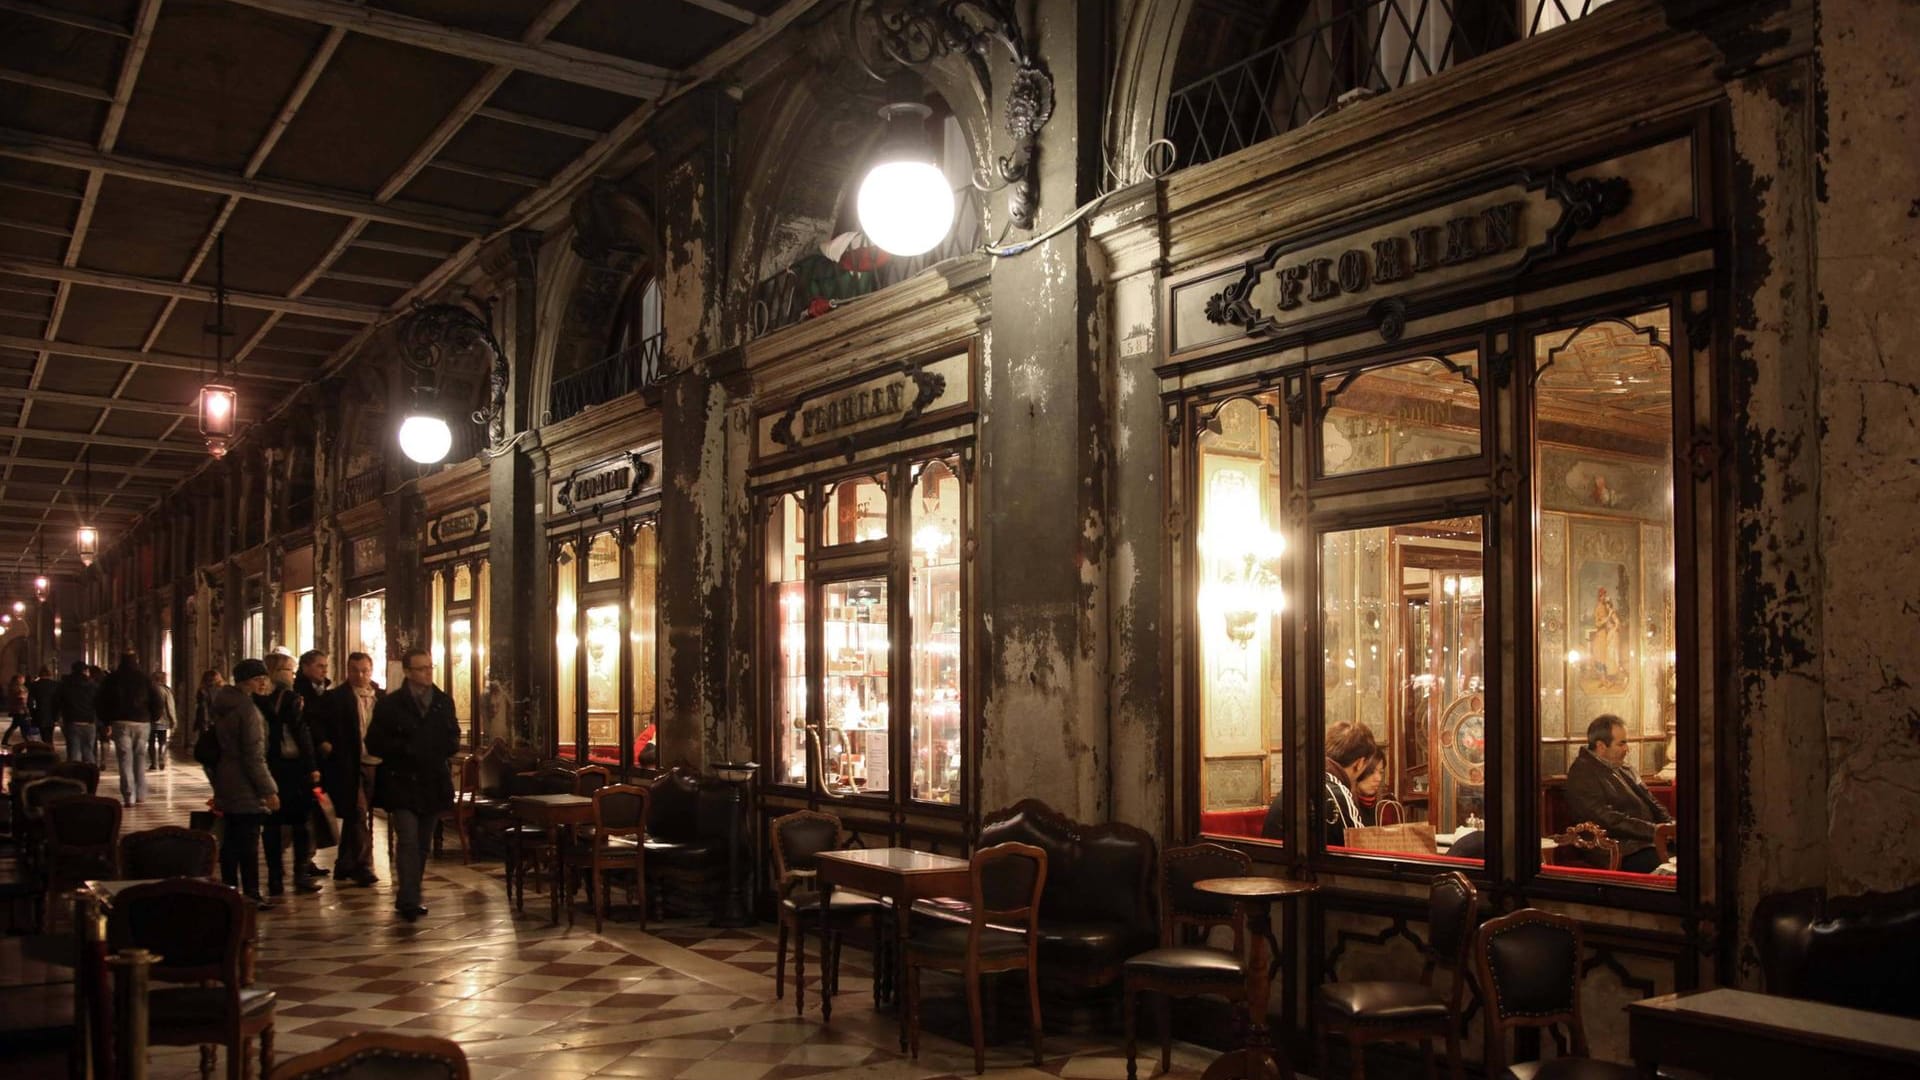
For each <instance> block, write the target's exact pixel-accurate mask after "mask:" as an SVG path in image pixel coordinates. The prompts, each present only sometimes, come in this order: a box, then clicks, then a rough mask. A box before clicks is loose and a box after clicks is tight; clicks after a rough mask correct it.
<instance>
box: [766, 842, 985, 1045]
mask: <svg viewBox="0 0 1920 1080" xmlns="http://www.w3.org/2000/svg"><path fill="white" fill-rule="evenodd" d="M818 859H819V864H818V865H819V883H820V930H821V933H820V940H821V941H826V940H827V934H826V926H827V911H828V908H829V906H830V905H831V903H832V901H833V890H834V888H835V887H836V886H838V887H841V888H847V889H852V890H854V891H855V892H863V893H866V894H868V895H869V896H884V897H886V898H887V899H889V900H891V901H893V923H894V929H893V933H894V938H893V941H894V949H893V959H894V967H893V970H894V976H893V987H894V993H893V1008H894V1012H896V1013H898V1014H899V1016H900V1052H901V1053H903V1054H904V1053H906V1050H907V1010H906V1009H905V1007H903V1006H902V1005H901V1000H902V994H901V990H902V988H904V987H905V986H906V985H907V919H908V916H909V915H911V914H912V912H913V904H914V901H916V900H932V899H935V898H937V897H942V896H967V895H970V894H971V893H972V891H973V870H972V866H973V864H972V863H969V862H968V861H967V860H965V859H956V858H954V857H953V856H951V855H935V854H933V853H932V852H930V851H914V850H913V849H912V848H895V847H887V848H866V849H864V850H860V851H823V852H821V853H820V854H819V856H818ZM805 947H806V946H805V944H804V943H803V944H802V945H801V948H805ZM873 974H874V978H876V979H877V978H879V977H880V974H881V973H880V972H878V971H875V972H874V973H873ZM821 975H822V978H821V979H820V1020H821V1022H822V1023H828V1022H831V1021H832V1020H833V980H831V979H828V978H825V975H826V971H825V969H824V966H823V968H822V971H821Z"/></svg>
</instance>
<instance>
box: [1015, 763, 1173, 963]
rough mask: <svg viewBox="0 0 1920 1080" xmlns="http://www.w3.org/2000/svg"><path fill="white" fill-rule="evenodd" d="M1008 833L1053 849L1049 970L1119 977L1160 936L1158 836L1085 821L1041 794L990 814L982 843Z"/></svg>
mask: <svg viewBox="0 0 1920 1080" xmlns="http://www.w3.org/2000/svg"><path fill="white" fill-rule="evenodd" d="M1008 840H1017V841H1019V842H1021V843H1023V844H1032V845H1034V846H1035V847H1038V848H1040V849H1042V850H1044V851H1045V852H1046V853H1047V882H1046V888H1045V890H1044V891H1043V892H1042V893H1041V895H1040V922H1039V926H1040V975H1041V977H1042V978H1044V979H1048V980H1050V981H1065V982H1070V983H1073V984H1075V985H1079V986H1086V987H1100V986H1107V985H1110V984H1114V983H1118V982H1119V980H1120V970H1121V965H1123V964H1124V963H1126V960H1127V958H1128V957H1130V956H1132V955H1134V954H1135V953H1138V952H1142V951H1144V950H1146V949H1151V948H1153V947H1154V946H1155V945H1156V944H1157V943H1158V942H1159V940H1160V923H1159V918H1158V916H1157V915H1156V914H1155V912H1154V900H1153V881H1154V874H1155V868H1156V866H1157V865H1158V863H1157V851H1156V849H1155V845H1154V842H1153V837H1151V836H1149V835H1147V834H1146V833H1145V832H1144V831H1142V830H1140V829H1137V828H1135V827H1133V826H1131V825H1123V824H1119V823H1117V822H1116V823H1110V824H1105V825H1084V824H1081V823H1080V822H1077V821H1074V820H1073V819H1071V818H1068V817H1066V816H1064V815H1062V814H1060V813H1059V812H1058V811H1056V810H1054V809H1053V808H1052V807H1050V806H1048V805H1047V804H1046V803H1044V802H1041V801H1040V800H1038V799H1022V800H1020V801H1019V802H1017V803H1015V804H1013V805H1012V806H1010V807H1007V808H1006V809H1003V810H998V811H995V812H994V813H992V814H990V815H988V816H987V819H986V821H985V822H984V823H983V824H982V826H981V829H980V839H979V844H978V846H979V847H983V848H984V847H991V846H993V845H994V844H999V843H1003V842H1005V841H1008Z"/></svg>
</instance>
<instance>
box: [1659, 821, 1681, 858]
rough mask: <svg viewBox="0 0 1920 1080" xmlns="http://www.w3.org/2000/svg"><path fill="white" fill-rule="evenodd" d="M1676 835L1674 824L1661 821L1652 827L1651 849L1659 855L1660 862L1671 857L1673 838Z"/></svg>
mask: <svg viewBox="0 0 1920 1080" xmlns="http://www.w3.org/2000/svg"><path fill="white" fill-rule="evenodd" d="M1675 835H1676V831H1675V828H1674V824H1673V822H1671V821H1663V822H1661V823H1660V824H1658V825H1655V826H1654V827H1653V851H1654V854H1656V855H1658V856H1660V861H1661V862H1666V861H1667V860H1668V859H1671V858H1673V840H1674V837H1675Z"/></svg>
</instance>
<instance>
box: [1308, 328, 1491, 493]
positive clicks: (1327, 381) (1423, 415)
mask: <svg viewBox="0 0 1920 1080" xmlns="http://www.w3.org/2000/svg"><path fill="white" fill-rule="evenodd" d="M1477 364H1478V357H1477V354H1476V353H1474V352H1470V351H1469V352H1460V353H1456V354H1454V355H1452V356H1444V357H1442V356H1435V357H1417V358H1415V359H1411V360H1401V361H1398V362H1395V363H1391V364H1384V365H1381V366H1378V367H1366V368H1357V369H1355V370H1352V371H1344V372H1337V373H1335V374H1332V375H1322V376H1319V377H1318V378H1316V379H1315V380H1314V385H1315V389H1316V391H1317V393H1318V394H1319V398H1320V475H1321V476H1343V475H1348V474H1352V473H1363V472H1367V471H1370V470H1373V469H1384V468H1392V467H1395V466H1403V465H1417V464H1421V463H1424V462H1429V461H1446V460H1450V459H1453V458H1467V457H1478V456H1479V454H1480V387H1479V385H1478V383H1477V381H1476V378H1475V368H1476V367H1477Z"/></svg>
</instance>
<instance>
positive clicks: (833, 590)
mask: <svg viewBox="0 0 1920 1080" xmlns="http://www.w3.org/2000/svg"><path fill="white" fill-rule="evenodd" d="M969 454H970V450H968V449H967V448H951V449H947V450H942V451H936V452H932V453H921V454H918V455H915V456H913V457H911V458H905V459H898V460H894V461H889V462H885V463H881V464H877V465H872V466H868V467H865V468H863V469H862V471H860V472H858V473H855V474H852V475H843V476H836V477H832V478H827V479H822V480H817V481H812V482H807V483H801V484H795V485H792V486H789V487H786V488H784V489H781V490H775V491H770V492H765V493H763V494H762V495H761V496H760V499H759V502H758V505H759V508H760V515H761V522H762V526H761V527H762V530H763V533H762V539H763V546H762V560H761V565H762V581H763V588H762V592H761V596H762V618H763V625H764V626H765V631H764V637H763V643H762V651H763V654H764V655H765V656H766V657H767V658H768V662H767V663H765V664H763V665H762V670H763V671H764V672H766V675H765V677H764V689H763V693H764V698H763V700H764V701H765V703H766V704H765V713H764V724H763V731H764V733H765V742H766V745H767V748H768V754H769V757H770V760H771V765H772V767H771V769H770V770H769V772H768V774H767V776H768V782H769V783H771V784H773V785H777V786H782V787H790V788H798V789H805V790H807V791H809V792H813V793H819V794H825V795H827V796H829V797H839V798H855V799H873V800H884V801H888V802H911V803H919V804H931V805H933V806H936V807H937V806H959V805H961V804H962V802H963V801H964V800H963V793H964V791H965V790H966V783H967V770H966V760H967V755H968V753H969V750H968V745H969V736H968V724H967V719H968V716H969V708H970V696H971V695H970V693H969V688H968V683H967V671H968V667H967V665H968V655H969V643H970V640H971V634H970V632H969V624H968V620H967V612H968V610H969V605H968V603H967V590H968V587H969V566H968V563H967V559H966V553H967V550H968V547H967V535H968V534H967V530H968V528H969V525H970V520H971V514H970V510H969V505H970V503H969V500H970V498H971V493H970V491H969V485H968V482H967V477H966V472H967V464H968V461H969ZM902 598H904V599H905V603H904V604H903V603H901V602H900V600H901V599H902Z"/></svg>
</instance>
